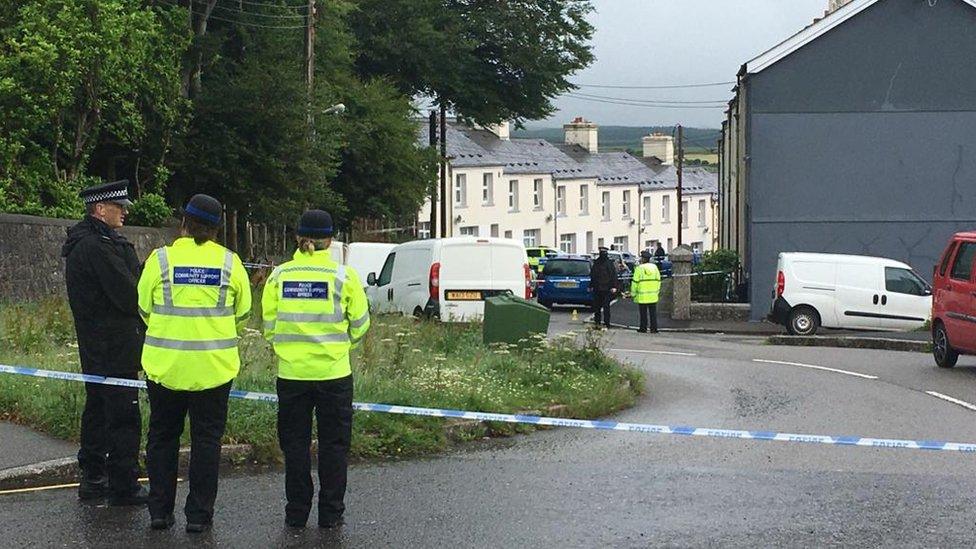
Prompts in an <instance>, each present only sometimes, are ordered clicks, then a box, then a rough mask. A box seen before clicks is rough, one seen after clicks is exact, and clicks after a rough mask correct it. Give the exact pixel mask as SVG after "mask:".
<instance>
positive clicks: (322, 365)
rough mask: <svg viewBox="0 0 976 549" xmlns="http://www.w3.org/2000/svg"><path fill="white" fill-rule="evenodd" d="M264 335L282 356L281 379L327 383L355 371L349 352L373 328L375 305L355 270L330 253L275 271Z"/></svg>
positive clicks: (301, 255) (267, 289)
mask: <svg viewBox="0 0 976 549" xmlns="http://www.w3.org/2000/svg"><path fill="white" fill-rule="evenodd" d="M261 308H262V316H263V317H264V336H265V337H266V338H267V339H268V341H270V342H271V343H272V345H273V346H274V350H275V354H276V355H278V377H280V378H282V379H294V380H306V381H322V380H327V379H338V378H342V377H346V376H348V375H349V374H350V373H352V369H351V367H350V364H349V352H350V350H351V349H352V348H353V347H354V346H355V345H357V344H358V343H359V340H360V339H362V337H363V336H364V335H366V331H367V330H368V329H369V302H368V301H367V300H366V292H364V291H363V285H362V283H361V282H360V280H359V274H358V273H356V270H355V269H353V268H352V267H347V266H345V265H339V264H338V263H336V262H335V261H334V260H333V259H332V256H331V255H330V254H329V251H328V250H316V251H315V252H313V253H311V254H308V253H305V252H302V251H296V252H295V256H294V259H293V260H291V261H289V262H287V263H283V264H281V265H279V266H278V267H276V268H275V269H274V271H272V272H271V276H269V277H268V281H267V283H266V284H265V286H264V295H263V296H262V298H261Z"/></svg>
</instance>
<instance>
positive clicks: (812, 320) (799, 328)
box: [786, 307, 820, 336]
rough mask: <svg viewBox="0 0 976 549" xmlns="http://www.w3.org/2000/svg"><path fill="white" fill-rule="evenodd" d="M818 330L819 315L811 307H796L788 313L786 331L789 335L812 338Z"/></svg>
mask: <svg viewBox="0 0 976 549" xmlns="http://www.w3.org/2000/svg"><path fill="white" fill-rule="evenodd" d="M818 328H820V315H819V314H817V311H816V309H814V308H813V307H796V308H794V309H793V310H792V311H790V317H789V319H788V320H787V322H786V331H787V332H789V333H790V335H799V336H812V335H815V334H816V333H817V329H818Z"/></svg>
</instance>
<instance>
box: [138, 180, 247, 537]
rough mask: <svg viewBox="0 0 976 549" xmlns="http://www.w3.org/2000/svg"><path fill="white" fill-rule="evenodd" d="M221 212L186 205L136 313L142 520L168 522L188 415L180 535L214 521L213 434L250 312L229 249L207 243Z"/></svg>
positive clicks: (142, 284)
mask: <svg viewBox="0 0 976 549" xmlns="http://www.w3.org/2000/svg"><path fill="white" fill-rule="evenodd" d="M222 211H223V208H222V207H221V205H220V202H218V201H217V200H216V199H214V198H212V197H210V196H207V195H204V194H198V195H196V196H194V197H193V198H191V199H190V202H189V203H188V204H187V205H186V208H184V210H183V222H182V224H181V226H180V237H179V238H177V239H176V241H175V242H173V244H171V245H169V246H165V247H163V248H159V249H157V250H155V251H153V253H152V254H150V256H149V258H148V259H147V260H146V265H145V268H144V269H143V272H142V277H141V278H140V279H139V313H140V314H141V315H142V317H143V319H145V321H146V325H147V328H146V340H145V345H144V346H143V350H142V367H143V369H144V370H145V372H146V385H147V389H148V393H149V408H150V412H149V436H148V441H147V443H146V470H147V472H148V473H149V516H150V519H151V526H152V528H153V529H160V530H161V529H166V528H169V527H171V526H172V525H173V523H174V517H173V508H174V505H175V501H176V472H177V465H178V463H179V448H180V435H181V434H182V433H183V424H184V421H185V419H186V416H187V414H189V416H190V471H189V480H190V483H189V484H190V493H189V494H188V495H187V498H186V506H185V507H184V513H185V514H186V531H187V532H193V533H198V532H203V531H205V530H207V529H208V528H209V527H210V525H211V523H212V521H213V507H214V500H215V499H216V497H217V472H218V466H219V464H220V439H221V437H223V434H224V427H225V426H226V424H227V400H228V397H229V395H230V386H231V381H232V380H233V379H234V378H235V377H236V376H237V373H238V370H240V366H241V361H240V356H239V354H238V350H237V337H238V334H239V333H240V331H241V330H243V327H244V323H245V322H246V321H247V317H248V315H249V314H250V311H251V286H250V281H249V280H248V277H247V272H246V271H245V270H244V265H243V264H242V263H241V260H240V258H239V257H237V254H235V253H234V252H232V251H230V250H228V249H226V248H224V247H223V246H221V245H219V244H217V243H216V242H214V240H215V239H216V237H217V230H218V228H219V227H220V221H221V212H222Z"/></svg>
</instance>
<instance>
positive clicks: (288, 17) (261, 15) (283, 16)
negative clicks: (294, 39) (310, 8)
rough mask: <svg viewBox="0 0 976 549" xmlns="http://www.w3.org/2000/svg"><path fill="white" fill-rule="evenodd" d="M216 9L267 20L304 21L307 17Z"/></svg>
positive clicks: (216, 6) (235, 9)
mask: <svg viewBox="0 0 976 549" xmlns="http://www.w3.org/2000/svg"><path fill="white" fill-rule="evenodd" d="M214 8H215V9H218V10H224V11H227V12H231V13H241V14H244V15H248V16H253V17H267V18H270V19H302V20H304V19H305V17H306V16H305V15H296V14H292V15H278V14H273V13H259V12H256V11H244V10H242V9H238V8H228V7H226V6H221V5H220V4H217V5H215V6H214Z"/></svg>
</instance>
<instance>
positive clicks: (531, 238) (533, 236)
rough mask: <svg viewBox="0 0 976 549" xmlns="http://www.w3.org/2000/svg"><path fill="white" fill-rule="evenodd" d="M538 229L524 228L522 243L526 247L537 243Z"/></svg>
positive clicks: (531, 246) (532, 246)
mask: <svg viewBox="0 0 976 549" xmlns="http://www.w3.org/2000/svg"><path fill="white" fill-rule="evenodd" d="M541 232H542V231H541V230H540V229H526V230H524V231H522V244H524V245H525V247H526V248H534V247H536V246H538V245H539V235H540V233H541Z"/></svg>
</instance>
